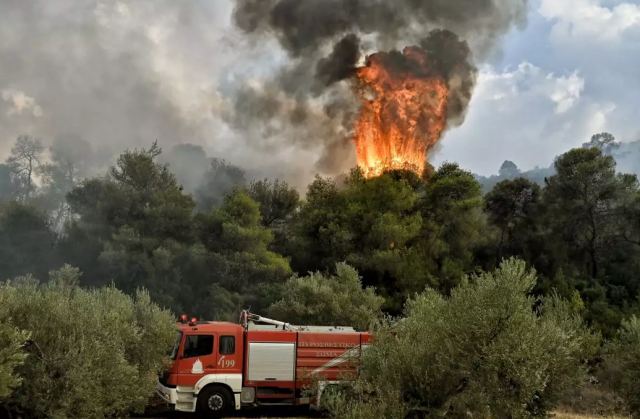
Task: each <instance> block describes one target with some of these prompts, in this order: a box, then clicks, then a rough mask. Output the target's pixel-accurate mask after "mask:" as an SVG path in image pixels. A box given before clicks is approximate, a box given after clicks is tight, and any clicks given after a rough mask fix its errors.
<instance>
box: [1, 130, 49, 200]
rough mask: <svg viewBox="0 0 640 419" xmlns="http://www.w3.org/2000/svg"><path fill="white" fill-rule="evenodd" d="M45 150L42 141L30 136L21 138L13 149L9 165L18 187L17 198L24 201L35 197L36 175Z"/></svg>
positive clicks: (8, 160)
mask: <svg viewBox="0 0 640 419" xmlns="http://www.w3.org/2000/svg"><path fill="white" fill-rule="evenodd" d="M43 150H44V147H43V146H42V143H41V142H40V140H39V139H37V138H33V137H30V136H28V135H21V136H19V137H18V138H17V140H16V142H15V144H14V145H13V147H12V148H11V155H10V156H9V158H8V159H7V164H8V165H9V167H10V168H11V172H12V176H13V181H14V183H15V184H16V185H18V195H17V197H18V199H20V200H22V201H25V200H27V199H29V198H31V197H32V196H33V193H34V191H35V185H34V182H33V180H34V175H35V173H36V169H37V168H38V167H39V166H40V164H41V162H42V151H43Z"/></svg>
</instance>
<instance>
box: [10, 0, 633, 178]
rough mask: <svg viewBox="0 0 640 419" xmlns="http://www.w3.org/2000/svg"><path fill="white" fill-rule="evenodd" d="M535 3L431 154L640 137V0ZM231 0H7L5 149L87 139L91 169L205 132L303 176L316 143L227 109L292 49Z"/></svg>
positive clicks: (257, 166) (216, 148)
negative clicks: (280, 134)
mask: <svg viewBox="0 0 640 419" xmlns="http://www.w3.org/2000/svg"><path fill="white" fill-rule="evenodd" d="M528 8H529V10H528V14H527V24H526V26H524V27H519V28H513V29H511V30H510V31H509V32H508V33H507V34H506V35H504V36H503V37H502V39H501V40H500V41H499V42H498V43H497V45H496V47H495V48H494V50H493V51H492V52H491V53H490V54H489V55H487V56H484V57H483V59H482V61H481V62H477V65H478V67H479V69H480V71H479V75H478V83H477V86H476V89H475V92H474V94H473V97H472V99H471V103H470V105H469V108H468V113H467V115H466V118H465V121H464V123H463V124H462V125H460V126H457V127H453V128H451V129H450V130H449V131H448V132H446V133H445V135H444V138H443V139H442V141H441V146H440V147H439V148H438V150H437V152H436V153H435V154H434V155H433V156H432V157H431V158H432V162H433V163H435V164H440V163H442V162H444V161H456V162H458V163H460V165H461V166H462V167H464V168H466V169H468V170H471V171H473V172H475V173H478V174H483V175H490V174H493V173H496V172H497V171H498V168H499V167H500V164H501V163H502V162H503V161H504V160H507V159H508V160H512V161H513V162H515V163H516V164H517V165H518V166H519V167H520V168H521V169H523V170H526V169H530V168H533V167H535V166H541V167H546V166H548V165H549V164H550V163H551V162H552V161H553V158H554V157H555V156H557V155H558V154H560V153H562V152H564V151H566V150H567V149H569V148H571V147H574V146H579V145H580V144H582V143H584V142H586V141H588V139H589V137H590V136H591V135H592V134H594V133H597V132H601V131H608V132H611V133H613V134H614V135H615V136H616V137H617V138H618V139H619V140H622V141H634V140H638V139H640V126H639V121H640V98H639V97H638V92H639V91H640V72H639V71H638V68H640V2H638V1H632V0H531V1H530V3H529V5H528ZM232 11H233V2H232V1H231V0H215V1H207V0H200V1H198V0H193V1H188V2H187V1H184V2H182V1H181V2H176V1H174V0H156V1H136V2H124V1H106V0H80V1H78V0H56V1H49V0H33V1H29V2H25V1H23V0H0V160H3V159H5V158H6V156H7V155H8V153H9V150H10V148H11V144H12V143H13V141H14V140H15V138H16V137H17V136H18V135H21V134H27V135H32V136H36V137H38V138H41V139H42V141H43V142H44V143H45V144H47V145H50V144H53V143H55V142H56V141H64V140H69V139H73V140H74V141H78V142H82V143H83V144H85V145H86V144H88V145H89V147H85V149H87V150H90V151H89V152H88V153H90V154H91V156H90V157H91V159H93V160H92V161H93V162H94V163H93V164H95V167H96V168H102V167H103V166H104V165H106V164H108V163H109V162H110V161H112V159H113V156H114V155H116V154H117V153H119V152H121V151H122V150H123V149H125V148H135V147H144V146H148V145H149V144H151V143H152V142H153V141H154V140H158V142H159V143H160V145H162V146H163V147H165V148H167V147H171V146H172V145H174V144H180V143H194V144H198V145H201V146H202V147H203V148H204V149H205V150H206V151H207V153H209V155H211V156H216V157H221V158H224V159H226V160H227V161H229V162H231V163H233V164H236V165H238V166H240V167H243V168H245V169H247V170H248V172H249V176H260V177H261V176H270V177H282V178H285V179H287V180H289V181H290V182H292V183H294V184H300V185H302V184H304V183H305V182H308V181H309V180H311V179H312V178H313V176H314V175H315V173H316V172H317V166H316V163H317V161H318V159H319V158H320V154H321V150H320V147H319V145H317V144H314V143H313V142H311V141H305V138H300V139H299V141H295V142H291V141H286V142H285V141H267V140H265V139H264V138H263V137H262V136H260V135H259V133H252V132H251V131H248V130H241V129H238V127H237V126H235V127H234V126H232V124H230V123H229V122H228V121H229V118H228V113H229V109H230V108H231V107H232V104H231V102H232V100H233V99H232V95H233V92H234V91H236V89H237V88H238V86H243V85H247V86H263V87H264V83H265V80H268V78H269V75H270V74H272V73H273V71H274V69H276V68H277V67H278V66H279V65H281V64H282V63H283V62H284V61H285V60H286V54H285V53H284V52H283V50H282V48H280V47H279V46H278V44H277V42H276V41H275V39H270V38H268V37H246V36H244V35H243V34H242V33H241V32H240V31H239V30H238V29H237V28H235V27H234V25H233V23H232V19H231V14H232ZM321 128H322V127H318V129H321ZM342 152H343V154H344V156H345V161H346V163H345V164H346V165H347V166H348V165H349V164H355V161H353V160H350V159H353V153H352V151H350V150H348V149H347V150H343V151H342ZM352 162H353V163H352Z"/></svg>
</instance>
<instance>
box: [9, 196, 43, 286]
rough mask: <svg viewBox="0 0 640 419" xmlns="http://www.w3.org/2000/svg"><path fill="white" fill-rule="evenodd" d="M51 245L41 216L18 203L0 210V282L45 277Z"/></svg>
mask: <svg viewBox="0 0 640 419" xmlns="http://www.w3.org/2000/svg"><path fill="white" fill-rule="evenodd" d="M54 244H55V234H54V233H53V231H51V228H50V227H49V223H48V220H47V218H46V215H45V214H44V213H42V212H41V211H39V210H37V209H36V208H34V207H32V206H29V205H25V204H21V203H18V202H9V203H7V204H4V205H3V206H0V280H2V279H7V278H10V277H13V276H16V275H23V274H26V273H34V274H45V273H46V271H47V269H48V267H49V265H50V264H51V263H52V262H53V260H54V252H53V248H54Z"/></svg>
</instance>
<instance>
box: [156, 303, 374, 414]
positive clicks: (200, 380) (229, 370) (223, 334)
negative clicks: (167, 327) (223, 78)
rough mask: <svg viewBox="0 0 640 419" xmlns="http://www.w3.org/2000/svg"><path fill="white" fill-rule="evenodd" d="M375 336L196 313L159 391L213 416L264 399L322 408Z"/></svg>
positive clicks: (186, 408) (182, 327)
mask: <svg viewBox="0 0 640 419" xmlns="http://www.w3.org/2000/svg"><path fill="white" fill-rule="evenodd" d="M369 340H370V335H369V333H367V332H356V331H355V330H354V329H353V328H350V327H339V326H335V327H324V326H294V325H290V324H288V323H284V322H280V321H277V320H272V319H268V318H265V317H262V316H258V315H256V314H252V313H249V312H248V311H244V312H243V313H242V315H241V319H240V324H235V323H228V322H201V321H195V319H192V321H190V322H182V323H178V332H177V338H176V344H175V347H174V349H173V352H172V355H171V358H172V360H173V364H172V365H171V367H170V368H169V369H168V370H167V371H166V372H165V373H164V374H163V375H162V377H161V378H160V379H159V381H158V384H157V389H156V390H157V393H158V394H159V395H160V397H162V398H163V399H164V400H165V401H166V402H168V403H170V404H171V405H173V406H174V408H175V410H177V411H182V412H195V411H198V412H202V413H205V414H207V413H208V414H209V415H211V416H212V417H216V416H218V417H219V416H221V415H224V414H225V413H229V412H230V411H232V410H239V409H242V408H243V407H250V406H259V405H274V404H277V405H315V406H318V405H319V401H320V399H321V393H322V391H323V389H324V388H326V386H328V385H334V384H340V383H342V382H345V381H348V380H350V379H353V378H354V377H355V374H356V371H357V370H356V366H357V360H358V358H359V357H360V355H361V352H362V349H363V348H364V347H366V345H367V344H368V343H369ZM312 388H314V389H315V391H312V390H311V389H312Z"/></svg>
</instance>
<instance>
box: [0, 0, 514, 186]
mask: <svg viewBox="0 0 640 419" xmlns="http://www.w3.org/2000/svg"><path fill="white" fill-rule="evenodd" d="M423 3H424V4H423ZM0 4H1V6H0V9H1V10H2V12H1V13H0V68H2V71H0V161H3V160H4V159H5V158H6V156H7V154H8V152H9V150H10V148H11V145H12V143H13V141H14V140H15V138H16V137H17V136H18V135H21V134H26V135H31V136H34V137H37V138H41V139H42V140H43V142H44V143H45V145H46V146H47V147H50V146H51V145H53V144H68V146H67V148H68V149H69V150H73V149H74V147H73V144H74V143H77V144H78V147H77V148H78V150H84V153H85V154H86V157H85V160H87V168H86V171H87V173H89V174H95V173H104V168H105V166H106V165H108V164H109V163H110V162H111V161H112V160H113V157H114V156H115V155H117V154H119V153H121V152H122V151H123V150H125V149H132V148H140V147H148V146H149V145H150V144H151V143H152V142H153V141H155V140H158V143H159V144H160V146H162V147H163V149H164V150H165V151H168V150H170V149H171V148H172V146H174V145H176V144H182V143H191V144H194V145H196V146H201V147H202V148H203V149H204V151H205V152H206V154H207V156H215V157H219V158H223V159H226V160H227V161H230V162H233V163H234V164H237V165H239V166H241V167H242V168H243V169H245V170H246V171H247V176H248V178H250V177H253V176H257V177H264V176H269V177H276V176H277V177H283V178H285V179H286V180H288V181H290V182H291V183H293V184H295V185H296V186H299V187H301V188H302V187H304V186H305V185H306V183H307V182H308V181H309V180H310V179H311V178H312V177H313V175H314V174H315V172H317V171H321V172H323V173H324V174H334V173H337V172H340V171H342V170H344V169H345V168H348V167H350V166H353V164H354V162H355V153H354V150H353V144H352V140H351V136H352V132H351V130H352V129H353V126H354V124H353V122H354V119H355V117H356V115H357V110H358V105H359V101H358V98H357V96H356V95H354V94H353V91H352V85H351V82H350V80H351V79H352V74H353V71H354V69H355V68H356V67H357V66H358V65H361V64H362V63H363V61H364V58H365V56H366V55H368V54H370V53H373V52H376V51H379V50H387V51H388V50H394V49H402V48H403V47H405V46H407V45H419V46H422V47H423V48H425V49H428V48H430V46H429V45H428V44H426V42H427V41H426V40H427V39H429V38H430V37H429V36H428V34H429V33H430V32H431V31H432V30H434V29H447V30H449V31H451V32H453V33H455V34H456V35H457V37H458V38H459V39H460V40H461V41H460V42H465V41H466V42H468V45H469V50H470V51H473V55H474V57H475V58H476V61H478V60H481V59H483V57H485V56H486V54H487V53H488V52H490V51H491V50H492V48H493V47H494V46H495V45H496V42H495V41H496V40H497V39H498V37H499V36H500V35H501V34H502V33H504V32H505V31H506V30H507V29H508V28H509V27H511V26H512V25H514V24H520V23H523V22H524V13H525V6H526V4H525V0H467V1H462V0H431V1H428V2H424V1H418V0H399V1H388V0H303V1H300V0H237V1H235V2H234V1H233V0H216V1H213V2H211V1H202V0H194V1H189V2H179V1H174V0H154V1H136V2H124V1H107V0H56V1H55V2H54V1H49V0H33V1H22V0H0ZM431 38H432V40H431V41H430V42H432V43H433V44H434V45H441V44H443V43H446V42H450V43H451V44H455V42H453V41H452V39H453V38H451V39H449V38H447V39H441V40H440V41H438V42H436V41H435V40H434V38H433V37H431ZM443 38H446V36H443ZM456 45H457V44H456ZM461 45H463V44H461ZM434 48H435V47H434ZM441 49H442V48H439V51H440V53H439V54H438V57H439V58H438V59H439V60H441V61H442V65H443V66H444V67H443V69H442V71H443V72H446V74H447V75H449V76H450V77H449V78H448V80H449V82H450V83H453V84H455V83H459V84H460V86H461V87H460V89H459V91H460V95H459V100H456V101H452V103H451V105H450V106H451V112H450V113H451V115H464V109H465V108H466V105H467V102H468V97H470V94H468V93H466V92H470V91H471V88H472V84H469V83H467V84H465V83H466V81H468V80H469V79H470V78H469V77H467V76H466V75H467V73H465V71H466V70H465V67H464V65H462V64H460V63H461V62H464V59H462V58H461V57H460V56H454V57H452V58H451V59H450V60H449V59H448V58H446V54H444V53H443V52H442V51H441ZM451 54H453V52H451ZM466 54H467V55H466V57H469V53H468V51H467V53H466ZM434 56H435V54H434ZM466 62H469V63H470V62H471V60H470V59H468V60H467V61H466ZM459 120H461V117H460V118H459ZM87 144H89V146H88V147H87ZM69 152H70V151H69ZM75 154H78V153H75ZM80 154H81V153H80ZM196 154H197V153H194V154H193V158H194V159H196V160H197V161H200V160H201V157H197V156H196ZM74 158H80V156H74ZM181 161H182V162H183V163H180V164H184V165H185V166H186V167H188V166H190V164H189V162H190V160H189V158H186V157H185V158H183V159H182V160H181ZM197 164H198V165H200V163H197ZM198 167H200V166H198ZM176 170H179V169H178V168H177V167H176ZM194 176H195V175H194ZM199 176H200V174H199V173H198V174H197V176H196V177H199ZM188 181H189V182H193V180H192V179H191V178H189V179H188Z"/></svg>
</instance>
